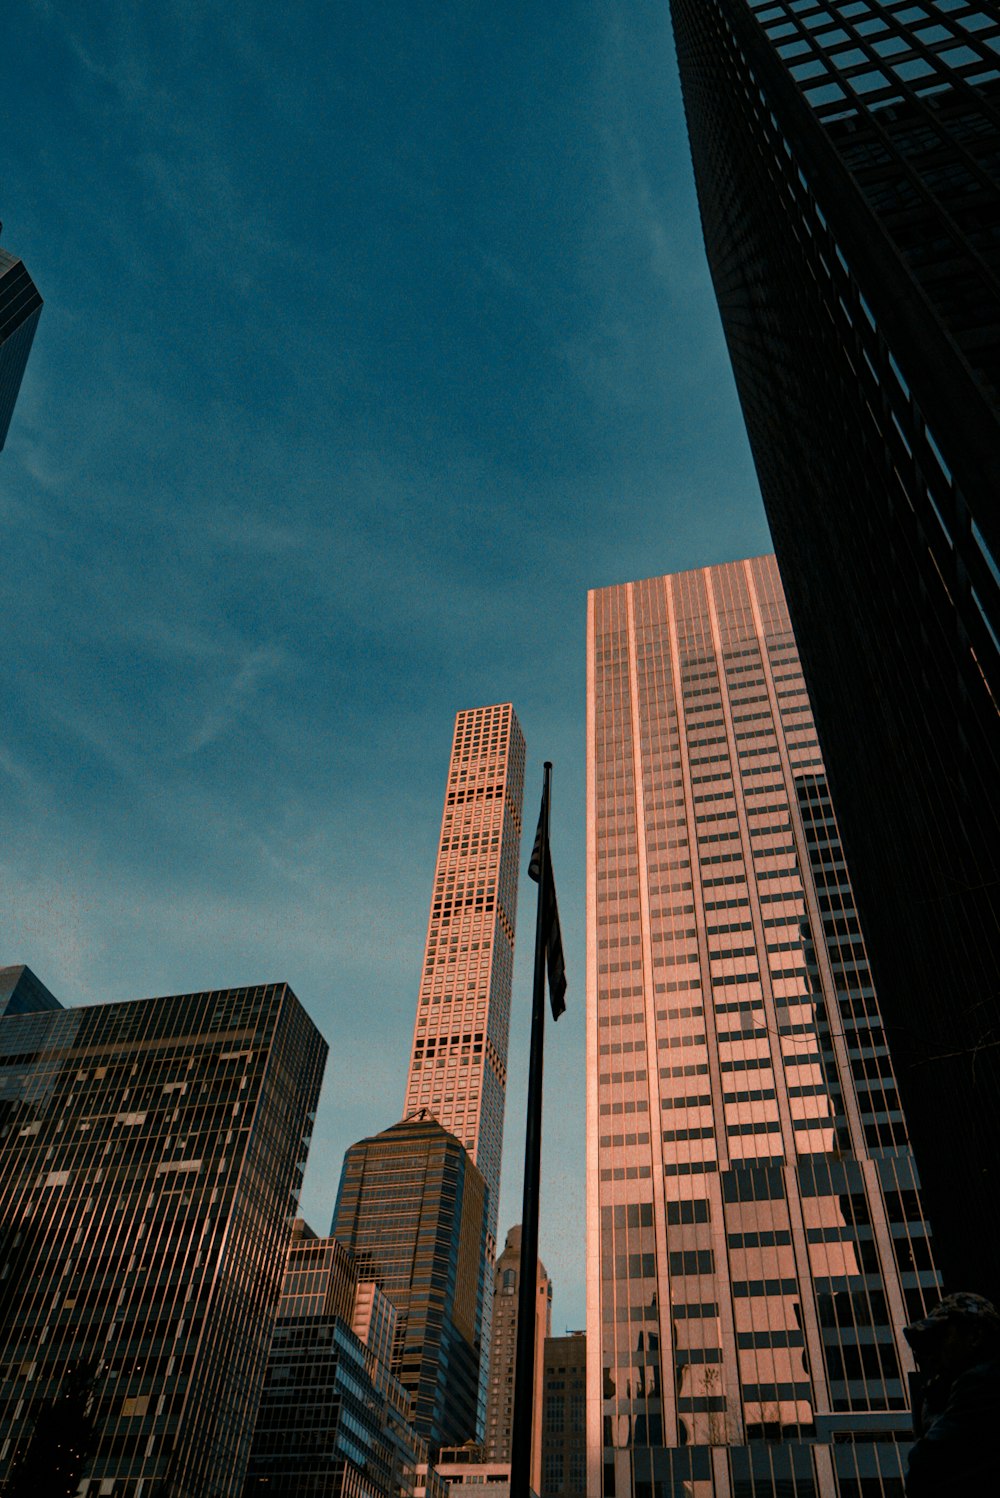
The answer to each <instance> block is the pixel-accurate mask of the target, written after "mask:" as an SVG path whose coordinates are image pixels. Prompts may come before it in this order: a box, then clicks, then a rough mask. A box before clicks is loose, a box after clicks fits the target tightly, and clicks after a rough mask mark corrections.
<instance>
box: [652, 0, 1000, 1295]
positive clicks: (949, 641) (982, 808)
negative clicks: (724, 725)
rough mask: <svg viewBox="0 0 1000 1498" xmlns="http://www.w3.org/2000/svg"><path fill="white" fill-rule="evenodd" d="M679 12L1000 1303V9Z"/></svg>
mask: <svg viewBox="0 0 1000 1498" xmlns="http://www.w3.org/2000/svg"><path fill="white" fill-rule="evenodd" d="M671 11H672V14H673V19H674V30H675V36H676V40H677V52H678V59H679V66H680V74H681V80H682V85H683V93H684V103H685V110H686V114H687V121H688V130H689V134H690V139H691V148H692V155H693V159H694V167H695V178H696V182H697V187H698V196H699V203H700V206H701V214H702V222H703V226H704V232H705V242H706V247H707V250H708V257H709V264H710V267H711V271H712V277H713V281H714V284H715V290H716V295H717V298H718V302H719V308H720V312H721V315H722V321H723V326H724V328H725V332H726V338H727V341H728V345H729V351H730V355H731V358H732V362H733V369H734V373H735V376H736V382H737V386H738V389H739V393H740V399H741V402H742V406H743V411H744V415H745V418H746V422H747V429H748V432H749V436H750V441H751V445H752V448H753V452H754V459H755V462H756V465H757V471H758V474H759V477H760V483H761V490H762V493H763V497H764V504H765V507H766V509H767V515H768V520H769V522H770V527H771V533H772V535H773V537H774V545H775V550H776V552H777V555H778V560H779V563H780V566H781V572H782V577H783V579H784V582H785V587H786V590H787V593H788V602H789V608H790V612H791V616H792V622H793V625H794V628H795V632H796V638H797V640H798V642H799V645H800V648H801V652H802V660H803V665H804V667H805V672H806V679H807V681H808V682H809V687H810V692H811V694H812V698H813V702H814V705H815V710H816V721H817V725H818V727H819V730H820V734H821V738H822V741H823V744H824V750H825V754H826V758H827V762H828V766H829V773H830V780H831V786H832V789H833V793H834V797H835V800H836V805H837V810H838V816H839V817H840V819H841V822H842V824H843V830H844V840H845V846H846V848H847V852H848V855H849V857H850V862H851V869H852V875H853V879H854V883H855V888H856V890H857V897H858V903H859V907H860V909H861V913H862V917H863V921H864V927H865V934H866V940H867V942H868V945H869V948H870V950H871V957H872V963H873V967H874V970H875V975H876V978H877V981H878V984H879V993H880V997H881V1008H882V1014H883V1018H884V1021H885V1027H886V1033H887V1035H888V1036H889V1039H890V1042H891V1044H892V1048H893V1056H894V1059H895V1062H896V1072H897V1076H898V1079H899V1086H900V1091H901V1094H902V1097H903V1100H904V1102H905V1104H906V1107H907V1116H908V1119H909V1123H910V1126H911V1128H912V1131H913V1137H914V1144H915V1147H916V1149H917V1152H918V1156H919V1158H920V1160H921V1169H922V1172H923V1175H924V1182H925V1187H926V1192H927V1199H928V1204H929V1207H930V1209H931V1215H932V1218H933V1220H934V1222H935V1225H936V1233H937V1241H938V1249H939V1252H940V1256H941V1263H942V1268H943V1270H944V1272H945V1278H946V1280H947V1281H948V1282H949V1283H950V1284H952V1285H955V1286H956V1287H963V1286H966V1285H967V1286H969V1287H970V1288H973V1287H974V1288H976V1289H978V1290H982V1291H985V1292H986V1293H992V1294H994V1295H997V1294H1000V1274H998V1269H997V1257H996V1253H995V1248H994V1245H995V1243H996V1241H997V1239H998V1237H1000V1180H998V1171H1000V1164H998V1162H1000V1110H998V1109H997V1108H996V1106H995V1098H996V1096H997V1093H998V1089H1000V1049H998V1047H997V1045H996V1036H997V1033H998V1030H1000V718H998V703H1000V506H998V504H997V501H996V495H997V487H998V483H1000V170H998V166H997V162H998V159H1000V67H998V57H997V54H998V50H1000V15H998V13H997V8H996V6H995V5H986V4H967V3H965V0H936V3H929V0H928V3H916V4H913V3H910V0H877V3H876V0H671ZM945 1099H946V1100H947V1105H946V1106H944V1105H943V1100H945Z"/></svg>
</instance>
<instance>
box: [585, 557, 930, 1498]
mask: <svg viewBox="0 0 1000 1498" xmlns="http://www.w3.org/2000/svg"><path fill="white" fill-rule="evenodd" d="M587 672H588V674H587V681H588V727H587V825H588V859H587V880H588V883H587V911H588V919H587V930H588V957H587V1006H588V1007H587V1037H588V1061H587V1089H588V1097H587V1143H588V1155H587V1182H588V1193H587V1220H588V1230H587V1242H588V1280H587V1286H588V1312H587V1320H588V1339H589V1341H590V1357H589V1363H588V1465H589V1479H588V1485H587V1492H588V1494H590V1495H592V1498H599V1495H601V1494H604V1495H605V1498H610V1495H612V1494H613V1495H614V1498H632V1495H636V1498H638V1495H640V1494H649V1493H653V1492H657V1491H665V1492H672V1491H678V1490H679V1489H680V1487H681V1486H682V1485H684V1484H687V1485H688V1490H689V1491H690V1492H691V1494H693V1495H696V1498H736V1495H739V1498H777V1495H778V1494H785V1493H789V1494H790V1493H795V1494H798V1495H811V1498H861V1495H862V1494H863V1495H864V1498H899V1495H901V1494H902V1471H903V1460H904V1453H905V1450H906V1449H907V1447H908V1446H909V1443H910V1441H911V1439H912V1436H911V1431H910V1417H909V1413H908V1409H907V1404H908V1392H907V1373H908V1370H909V1369H910V1368H911V1367H912V1363H911V1360H910V1355H909V1351H908V1348H907V1346H906V1344H905V1341H904V1339H903V1337H902V1335H901V1333H902V1328H903V1326H904V1324H905V1322H906V1321H907V1320H908V1319H910V1318H912V1317H914V1316H916V1315H918V1314H920V1313H922V1311H923V1309H924V1307H925V1306H928V1305H933V1304H934V1303H936V1301H937V1298H938V1294H939V1284H940V1281H939V1278H938V1276H937V1274H936V1272H935V1270H934V1268H933V1265H932V1261H931V1249H930V1241H929V1237H928V1230H927V1226H926V1223H925V1222H924V1220H923V1212H922V1208H921V1202H920V1195H919V1180H918V1176H917V1171H916V1166H915V1163H914V1160H913V1156H912V1154H911V1151H910V1147H909V1143H908V1136H907V1131H906V1125H905V1122H904V1117H903V1113H902V1111H901V1108H900V1100H899V1095H898V1092H897V1088H896V1081H895V1076H894V1072H893V1066H892V1061H891V1059H890V1056H889V1051H888V1048H887V1045H886V1036H885V1032H884V1030H883V1028H882V1023H881V1018H880V1013H879V1006H878V999H877V996H876V992H875V988H874V985H873V982H872V977H871V973H870V970H869V967H868V962H867V958H866V953H865V944H864V938H863V936H862V932H861V926H860V924H859V920H858V913H857V910H856V909H855V905H854V899H853V894H852V890H851V884H850V879H849V876H848V871H847V866H846V862H845V859H844V853H843V849H842V847H841V844H840V839H839V834H838V829H837V821H836V816H835V813H834V808H833V804H832V801H831V798H830V793H829V790H828V787H827V782H826V774H825V767H824V762H823V757H822V753H821V750H820V746H819V743H818V742H817V738H816V731H815V727H814V725H813V721H812V714H811V710H810V705H809V698H808V696H807V694H806V690H805V684H804V681H803V677H802V671H801V667H800V664H799V659H798V654H797V651H796V647H795V641H794V638H793V636H792V632H791V628H790V624H789V618H788V612H787V608H786V606H785V601H784V597H783V594H782V591H781V584H780V581H779V578H778V571H777V566H776V564H775V561H774V558H773V557H758V558H755V559H753V560H752V561H746V562H737V563H732V564H730V565H727V566H721V567H711V568H705V569H701V570H697V571H693V572H685V573H679V574H676V575H674V576H671V577H661V578H653V579H649V580H647V581H644V582H636V583H628V584H625V585H622V586H620V587H610V588H603V589H599V590H597V591H595V592H593V593H592V594H591V595H590V599H589V609H588V668H587Z"/></svg>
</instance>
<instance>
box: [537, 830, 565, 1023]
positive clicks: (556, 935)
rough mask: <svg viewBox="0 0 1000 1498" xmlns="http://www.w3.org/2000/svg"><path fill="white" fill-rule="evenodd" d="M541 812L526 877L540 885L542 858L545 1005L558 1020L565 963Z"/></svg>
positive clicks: (561, 1001)
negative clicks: (546, 987) (543, 864)
mask: <svg viewBox="0 0 1000 1498" xmlns="http://www.w3.org/2000/svg"><path fill="white" fill-rule="evenodd" d="M545 811H546V808H545V806H544V805H543V806H542V809H541V811H540V813H539V816H538V831H537V832H536V833H535V846H534V848H532V850H531V862H530V863H529V864H528V878H529V879H534V881H535V883H536V884H538V883H539V882H540V880H541V877H542V859H543V858H544V860H545V905H544V908H543V911H542V933H543V936H544V939H545V956H546V960H547V964H548V971H549V1003H550V1004H551V1005H552V1018H553V1019H558V1018H559V1016H560V1014H562V1012H563V1011H564V1009H565V1008H566V962H565V959H564V957H563V944H562V930H561V928H560V926H559V906H558V904H557V903H556V881H555V877H554V876H553V873H552V852H551V849H550V848H549V844H548V838H547V837H546V831H547V827H546V822H547V818H546V815H545Z"/></svg>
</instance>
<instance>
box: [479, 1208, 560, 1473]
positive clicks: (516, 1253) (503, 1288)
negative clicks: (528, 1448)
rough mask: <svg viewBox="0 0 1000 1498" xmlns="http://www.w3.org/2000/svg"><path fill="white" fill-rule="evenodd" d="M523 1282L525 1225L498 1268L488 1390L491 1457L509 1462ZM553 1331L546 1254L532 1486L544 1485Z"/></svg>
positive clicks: (538, 1293) (540, 1286) (538, 1304)
mask: <svg viewBox="0 0 1000 1498" xmlns="http://www.w3.org/2000/svg"><path fill="white" fill-rule="evenodd" d="M520 1288H521V1227H520V1224H517V1226H515V1227H512V1228H511V1229H510V1230H509V1232H508V1233H507V1241H506V1243H505V1244H504V1247H503V1252H502V1253H501V1254H500V1255H499V1257H498V1258H497V1262H496V1269H495V1270H494V1273H493V1335H492V1337H491V1340H490V1379H489V1389H488V1392H487V1395H486V1445H485V1452H486V1460H487V1461H488V1462H509V1461H510V1460H511V1436H512V1427H513V1421H514V1372H515V1368H516V1366H517V1314H518V1296H519V1295H520ZM551 1331H552V1281H551V1280H550V1279H549V1277H548V1275H547V1274H546V1272H545V1265H544V1264H543V1263H542V1261H541V1259H539V1260H538V1261H537V1267H536V1273H535V1398H534V1404H533V1409H534V1411H535V1420H534V1423H533V1426H532V1432H531V1434H532V1453H531V1486H532V1487H533V1488H534V1490H535V1492H536V1493H537V1492H539V1491H540V1484H541V1471H542V1423H541V1418H540V1413H539V1412H540V1410H541V1403H542V1364H543V1361H544V1357H545V1339H546V1337H548V1336H549V1334H550V1333H551Z"/></svg>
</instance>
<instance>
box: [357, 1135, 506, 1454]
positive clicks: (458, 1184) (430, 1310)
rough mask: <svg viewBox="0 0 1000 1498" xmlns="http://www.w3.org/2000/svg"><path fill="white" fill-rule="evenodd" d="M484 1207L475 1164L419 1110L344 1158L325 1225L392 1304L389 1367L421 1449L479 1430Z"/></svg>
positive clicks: (361, 1273) (460, 1439) (483, 1192)
mask: <svg viewBox="0 0 1000 1498" xmlns="http://www.w3.org/2000/svg"><path fill="white" fill-rule="evenodd" d="M485 1208H486V1187H485V1183H484V1181H483V1177H482V1175H481V1173H480V1171H479V1170H478V1169H477V1168H476V1166H475V1165H474V1164H473V1162H472V1159H471V1158H470V1156H469V1154H468V1153H467V1151H466V1150H465V1148H464V1147H463V1145H462V1144H461V1142H460V1141H459V1140H458V1139H456V1138H455V1137H454V1135H453V1134H449V1133H448V1131H447V1130H446V1129H445V1128H443V1127H442V1125H441V1124H439V1123H438V1122H437V1120H436V1119H434V1118H432V1117H431V1116H430V1115H429V1114H418V1115H416V1116H414V1117H412V1118H407V1119H404V1120H403V1121H402V1122H401V1123H398V1124H395V1125H394V1126H393V1127H392V1128H391V1129H386V1130H384V1131H383V1132H382V1133H381V1134H375V1135H373V1136H372V1137H371V1138H369V1139H362V1140H360V1141H359V1142H358V1143H357V1144H352V1145H351V1147H350V1149H349V1150H348V1151H347V1153H346V1155H345V1156H344V1167H343V1172H342V1174H341V1178H340V1189H339V1191H338V1193H337V1205H336V1208H335V1210H334V1214H333V1226H332V1229H331V1231H332V1234H333V1236H334V1237H335V1238H337V1239H339V1241H340V1242H341V1243H342V1244H343V1245H344V1246H345V1248H347V1249H349V1250H350V1251H351V1253H352V1255H353V1258H354V1262H355V1264H356V1266H357V1273H358V1275H359V1277H360V1278H361V1279H363V1280H374V1281H376V1282H377V1284H378V1285H379V1287H380V1289H381V1290H382V1291H383V1292H384V1294H385V1295H386V1296H388V1298H389V1300H390V1301H391V1302H392V1304H393V1306H394V1307H395V1311H396V1321H395V1329H394V1334H393V1345H392V1353H391V1357H390V1368H391V1371H392V1373H393V1374H394V1375H395V1376H396V1377H397V1378H398V1379H399V1381H400V1383H401V1384H402V1385H403V1387H404V1388H405V1389H406V1391H407V1393H408V1394H409V1396H410V1398H411V1400H412V1416H413V1423H414V1426H415V1428H416V1430H417V1432H418V1433H419V1435H420V1436H422V1437H423V1439H424V1440H425V1441H427V1443H428V1444H429V1446H430V1447H431V1448H432V1455H433V1454H434V1452H435V1451H436V1450H437V1449H438V1448H439V1447H441V1446H450V1445H455V1444H461V1443H462V1442H463V1441H466V1440H470V1439H471V1440H475V1439H476V1438H477V1435H478V1434H479V1433H480V1432H481V1431H482V1428H483V1414H484V1411H483V1408H482V1404H481V1401H480V1388H479V1385H480V1362H481V1355H482V1325H483V1263H484V1259H485V1251H486V1210H485Z"/></svg>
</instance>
